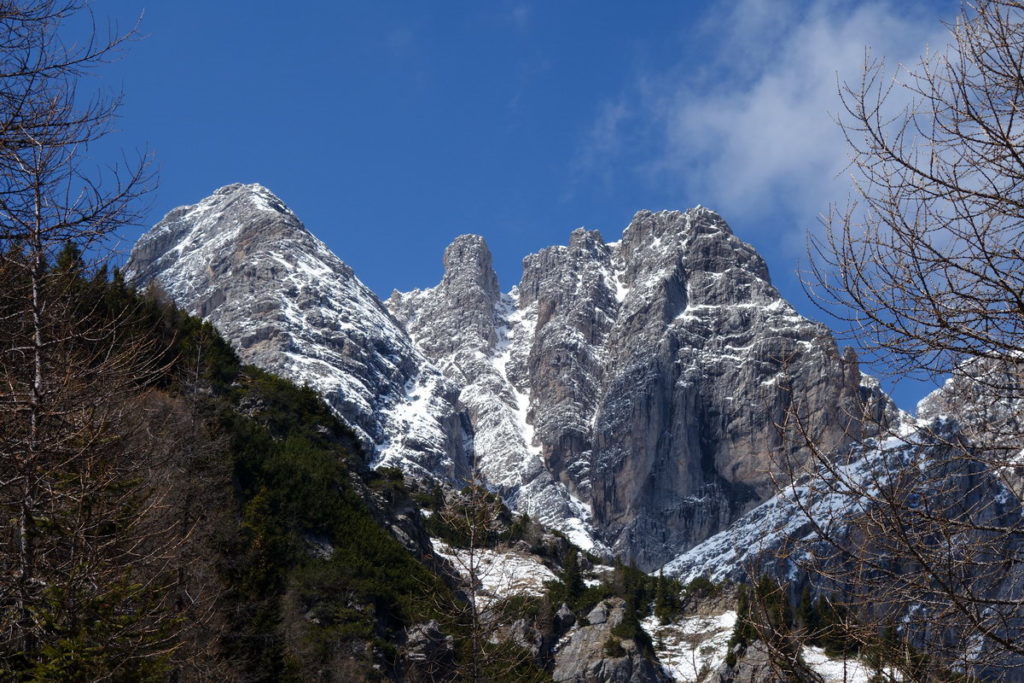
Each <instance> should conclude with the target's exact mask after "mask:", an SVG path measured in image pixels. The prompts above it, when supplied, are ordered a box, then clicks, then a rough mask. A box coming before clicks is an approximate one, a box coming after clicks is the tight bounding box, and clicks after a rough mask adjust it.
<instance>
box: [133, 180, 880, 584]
mask: <svg viewBox="0 0 1024 683" xmlns="http://www.w3.org/2000/svg"><path fill="white" fill-rule="evenodd" d="M444 261H445V274H444V277H443V279H442V281H441V282H440V283H439V284H438V285H437V286H436V287H434V288H431V289H426V290H417V291H413V292H408V293H399V292H395V293H394V294H393V295H392V296H391V298H390V299H389V300H388V301H387V304H386V306H385V305H382V304H381V302H380V301H379V300H378V299H377V298H376V297H375V296H374V295H373V293H372V292H370V291H369V290H368V289H367V288H366V287H365V286H363V285H362V283H360V282H359V281H358V279H356V277H355V276H354V274H353V273H352V271H351V269H350V268H348V266H346V265H345V264H344V263H342V262H341V261H340V260H339V259H338V258H337V257H335V256H334V255H333V254H331V253H330V252H329V251H328V250H327V249H326V247H325V246H324V245H323V244H322V243H321V242H320V241H319V240H317V239H316V238H314V237H313V236H312V235H310V234H309V233H308V232H307V231H306V230H305V228H303V227H302V225H301V223H299V221H298V219H297V218H296V217H295V216H294V215H293V214H292V213H291V212H290V211H289V210H288V209H287V208H285V207H284V205H283V204H282V203H281V202H280V200H278V199H277V198H276V197H274V196H273V195H272V194H271V193H269V192H268V191H267V190H266V189H264V188H262V187H259V186H255V185H249V186H243V185H232V186H228V187H226V188H222V189H221V190H218V191H217V192H216V193H215V194H214V195H213V196H211V197H209V198H207V199H205V200H203V201H202V202H200V203H199V204H197V205H194V206H189V207H183V208H181V209H176V210H175V211H172V212H171V213H170V214H168V216H167V217H166V218H165V219H164V220H163V221H162V222H161V223H160V224H158V225H157V226H156V227H155V228H153V230H151V231H150V232H149V233H147V234H146V235H145V236H144V237H143V238H142V239H141V240H140V241H139V243H138V245H137V246H136V247H135V250H134V251H133V254H132V258H131V261H130V263H129V266H128V274H129V276H130V277H131V278H132V279H133V280H134V281H136V282H140V283H141V282H147V281H150V280H155V281H156V282H158V283H159V284H160V285H161V286H162V287H163V288H164V289H165V290H166V291H167V293H168V294H169V295H170V296H171V297H172V298H174V300H175V301H177V302H178V303H179V305H181V306H183V307H184V308H186V309H188V310H190V311H193V312H196V313H199V314H200V315H203V316H205V317H207V318H208V319H210V320H211V321H212V322H213V323H214V324H215V325H216V326H217V327H218V328H219V329H220V330H221V332H222V333H223V334H224V335H225V337H226V338H227V339H229V340H230V341H231V342H232V343H233V344H234V345H235V346H236V348H238V350H239V352H240V353H241V355H242V357H243V358H244V359H245V360H247V361H250V362H254V363H256V364H259V365H261V366H263V367H265V368H267V369H270V370H272V371H275V372H279V373H281V374H283V375H285V376H287V377H290V378H292V379H296V380H297V381H299V382H306V383H308V384H310V385H312V386H314V387H315V388H317V389H318V390H320V391H321V392H322V393H323V394H324V395H325V397H326V398H327V400H328V401H329V402H330V404H331V405H332V406H333V407H334V408H335V410H336V411H337V412H338V414H339V415H341V416H342V417H343V418H344V419H345V420H346V421H348V422H349V423H350V424H352V425H353V426H355V427H357V429H358V430H359V433H360V434H361V436H362V438H363V440H364V445H366V446H367V448H369V449H370V450H371V451H373V452H375V453H376V459H377V461H378V462H382V463H388V464H391V463H394V464H399V465H400V466H402V467H404V468H405V469H406V470H407V471H411V472H413V473H415V474H419V475H422V476H433V477H436V478H438V479H441V480H444V481H447V482H449V483H458V482H461V481H464V480H465V479H466V477H468V476H469V475H470V472H471V471H476V472H477V473H478V474H479V476H480V477H482V478H483V479H484V480H485V481H486V482H487V483H488V484H489V485H490V486H492V487H494V488H495V489H497V490H499V491H501V493H502V494H503V495H504V497H505V498H506V500H507V501H508V502H509V503H510V504H511V505H512V506H513V507H515V508H518V509H520V510H522V511H525V512H528V513H529V514H530V515H531V516H533V517H535V518H538V519H539V520H541V521H543V522H545V523H546V524H548V525H550V526H553V527H555V528H559V529H561V530H563V531H565V532H566V533H568V534H570V536H571V537H572V538H573V540H575V541H576V542H577V543H579V544H580V545H582V546H584V547H593V548H595V549H596V550H598V551H604V550H607V549H610V550H612V551H613V552H615V553H621V554H622V555H623V556H626V557H630V558H632V559H634V560H636V561H637V562H638V564H639V565H640V566H641V567H644V568H653V567H657V566H659V565H661V564H662V563H663V562H665V561H666V560H668V559H670V558H672V557H674V556H675V555H677V554H678V553H679V551H680V550H681V549H685V548H689V547H691V546H693V545H694V544H696V543H698V542H700V541H702V540H703V539H705V538H707V537H709V536H711V535H712V534H714V533H716V532H718V531H720V530H721V529H722V528H724V527H725V526H726V525H727V524H728V523H730V522H731V521H733V520H735V519H736V518H738V517H739V516H740V515H741V514H743V513H744V512H746V511H747V510H749V509H750V508H751V507H753V506H754V505H756V504H758V503H759V502H761V501H762V500H764V499H765V498H766V497H767V496H768V495H769V493H770V489H771V485H770V476H769V473H770V471H771V469H772V461H773V457H774V456H778V455H791V456H796V457H800V452H799V448H800V443H801V441H800V440H789V439H787V438H786V435H785V434H783V433H782V432H781V431H780V430H779V429H778V428H777V425H778V424H780V423H782V421H783V418H784V416H785V415H786V412H787V410H788V409H789V408H790V407H791V406H793V405H794V401H796V402H797V404H796V405H798V407H799V412H800V413H801V415H802V416H803V418H804V422H805V424H806V425H807V426H808V428H809V429H810V430H811V432H812V434H811V436H812V437H813V438H815V439H816V440H817V441H818V442H819V443H823V444H825V445H833V444H839V443H842V442H844V441H846V440H847V439H848V438H849V436H850V433H851V432H855V431H856V430H857V428H858V427H857V424H856V421H853V420H852V419H851V417H850V416H851V415H857V414H859V412H860V411H861V410H862V408H863V407H864V406H865V401H867V402H869V403H870V402H874V404H875V405H874V406H873V407H874V409H876V410H884V409H885V399H884V397H882V396H879V395H875V394H871V393H870V392H867V393H865V390H863V389H862V387H861V386H860V376H859V372H858V371H857V368H856V362H855V359H853V358H852V357H847V358H845V359H844V358H843V357H841V356H840V354H839V352H838V350H837V348H836V345H835V343H834V341H833V340H832V338H831V336H830V335H829V333H828V331H827V330H826V329H825V328H824V327H822V326H821V325H818V324H815V323H812V322H810V321H808V320H806V319H804V318H802V317H801V316H799V315H797V314H796V313H795V312H794V310H793V309H792V308H791V307H790V306H789V305H788V304H787V303H786V302H785V301H783V300H782V299H781V298H780V296H779V294H778V292H777V290H776V289H775V288H774V287H773V286H772V284H771V281H770V279H769V276H768V271H767V268H766V267H765V264H764V261H763V260H762V259H761V258H760V257H759V256H758V255H757V254H756V253H755V252H754V250H753V249H752V248H751V247H750V246H749V245H747V244H745V243H743V242H742V241H741V240H739V239H738V238H737V237H736V236H735V235H733V234H732V232H731V231H730V229H729V227H728V226H727V225H726V223H725V222H724V221H723V220H722V219H721V218H720V217H719V216H718V215H717V214H715V213H714V212H711V211H709V210H707V209H703V208H696V209H692V210H690V211H686V212H677V211H665V212H659V213H651V212H640V213H638V214H637V215H636V217H635V218H634V219H633V221H632V222H631V224H630V225H629V226H628V227H627V228H626V230H625V231H624V233H623V235H622V239H621V240H620V241H617V242H611V243H606V242H605V241H604V240H603V239H602V237H601V235H600V234H599V233H598V232H597V231H588V230H584V229H579V230H576V231H574V232H573V233H572V234H571V235H570V238H569V243H568V245H565V246H554V247H549V248H547V249H544V250H542V251H540V252H538V253H536V254H532V255H530V256H527V257H526V259H525V260H524V262H523V278H522V281H521V282H520V283H519V285H518V286H517V287H514V288H512V290H511V291H510V292H509V293H507V294H502V293H501V289H500V287H499V285H498V282H497V278H496V277H495V274H494V271H493V268H492V267H491V255H490V252H489V251H488V249H487V246H486V244H485V243H484V241H483V239H482V238H480V237H476V236H471V235H467V236H462V237H459V238H457V239H456V240H455V241H454V242H453V243H452V244H451V246H450V247H449V248H448V249H447V250H446V252H445V255H444Z"/></svg>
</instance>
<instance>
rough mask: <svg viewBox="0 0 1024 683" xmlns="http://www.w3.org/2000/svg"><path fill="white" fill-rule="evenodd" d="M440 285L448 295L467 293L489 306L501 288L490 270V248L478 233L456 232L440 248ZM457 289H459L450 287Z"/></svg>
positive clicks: (462, 295)
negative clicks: (448, 241)
mask: <svg viewBox="0 0 1024 683" xmlns="http://www.w3.org/2000/svg"><path fill="white" fill-rule="evenodd" d="M441 287H442V288H444V289H445V290H446V291H450V293H451V295H453V296H457V297H464V296H466V295H471V296H472V297H473V298H474V299H480V300H481V301H482V302H483V304H482V305H483V306H484V308H485V309H487V310H490V309H493V307H494V304H495V302H496V301H497V300H498V297H499V296H501V290H500V289H499V288H498V276H497V274H496V273H495V272H494V266H493V261H492V257H491V250H490V249H489V248H488V247H487V242H486V241H485V240H484V238H483V237H481V236H480V235H459V236H458V237H456V238H455V239H454V240H453V241H452V243H451V244H449V245H448V248H446V249H445V250H444V279H443V280H442V281H441ZM451 290H460V291H451Z"/></svg>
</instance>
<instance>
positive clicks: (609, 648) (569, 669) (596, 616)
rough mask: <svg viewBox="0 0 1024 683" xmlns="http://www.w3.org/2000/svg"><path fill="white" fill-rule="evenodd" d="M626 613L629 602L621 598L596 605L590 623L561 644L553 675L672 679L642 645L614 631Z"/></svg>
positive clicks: (575, 681) (591, 680) (640, 681)
mask: <svg viewBox="0 0 1024 683" xmlns="http://www.w3.org/2000/svg"><path fill="white" fill-rule="evenodd" d="M625 612H626V603H625V601H623V600H622V599H621V598H611V599H609V600H605V601H603V602H601V603H599V604H598V605H597V606H596V607H594V609H593V610H591V612H590V614H588V615H587V622H588V624H587V625H586V626H580V627H579V628H577V629H575V630H574V631H572V632H571V633H570V634H569V635H568V636H567V640H566V641H565V642H564V643H562V644H560V645H559V647H558V650H557V651H556V653H555V668H554V671H553V672H552V674H551V677H552V678H553V679H554V680H555V681H558V682H559V683H562V682H565V683H569V682H572V683H605V682H616V683H620V682H621V683H625V682H627V681H628V682H629V683H657V682H660V681H666V682H667V681H669V680H671V679H669V677H668V676H666V675H665V673H664V672H663V671H662V670H661V666H660V665H659V664H658V663H657V660H655V658H654V656H653V654H652V653H651V652H648V651H646V650H645V648H644V647H643V646H642V645H641V644H639V643H637V642H635V641H633V640H628V639H627V640H623V639H620V638H618V637H616V636H615V635H614V634H613V633H612V631H613V630H614V629H615V627H616V626H619V625H620V624H621V623H622V621H623V618H624V616H625ZM610 643H613V645H610Z"/></svg>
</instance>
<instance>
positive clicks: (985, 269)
mask: <svg viewBox="0 0 1024 683" xmlns="http://www.w3.org/2000/svg"><path fill="white" fill-rule="evenodd" d="M949 29H950V37H951V40H950V44H949V45H948V46H947V47H945V48H944V49H942V50H940V51H937V52H934V53H931V54H928V55H926V56H925V57H923V58H922V59H921V61H920V62H919V63H918V64H917V65H916V66H915V67H914V68H912V69H909V70H906V71H904V72H902V74H901V78H900V79H897V80H890V79H889V76H888V72H887V69H886V67H885V64H884V63H883V62H881V61H873V60H870V59H869V60H868V61H867V63H866V66H865V69H864V73H863V77H862V78H861V80H860V81H859V82H858V83H856V84H853V85H850V84H845V85H843V87H842V88H841V91H840V95H841V97H842V101H843V104H844V109H845V111H844V115H843V116H842V117H841V120H840V124H841V125H842V127H843V130H844V131H845V133H846V137H847V141H848V143H849V146H850V148H851V150H852V152H853V160H852V165H851V167H850V168H851V170H852V173H853V176H854V180H855V183H856V190H857V191H856V200H855V201H853V202H851V203H850V204H849V205H847V206H846V207H845V209H843V210H842V211H834V212H833V213H832V215H831V216H830V217H829V219H828V220H827V221H826V225H825V227H826V230H825V233H824V235H823V236H822V237H820V238H816V239H813V240H812V242H811V271H810V277H809V278H808V288H809V291H810V292H811V293H812V294H813V295H814V296H817V297H818V299H819V301H821V302H822V305H823V306H824V307H825V308H826V309H827V311H828V312H829V313H830V314H832V315H834V316H836V317H838V318H840V319H841V320H843V321H845V322H846V323H848V327H847V329H846V332H847V333H848V335H849V337H850V338H853V339H855V340H856V342H857V344H858V345H859V346H860V347H861V348H862V349H864V350H865V352H866V354H867V357H869V358H871V359H872V360H874V361H876V363H875V364H876V367H877V366H882V365H884V366H885V367H887V368H889V369H891V372H892V373H893V374H894V375H896V376H899V377H918V378H920V377H930V378H935V379H945V378H947V377H951V379H950V380H949V381H948V382H946V387H945V391H944V393H943V394H942V395H941V396H939V397H937V398H934V399H932V404H931V405H930V406H927V412H928V413H929V417H930V418H934V419H931V421H930V422H927V423H925V421H924V420H921V421H920V422H919V423H918V424H916V425H914V427H913V429H911V428H909V426H908V425H904V426H903V428H902V429H896V428H895V426H888V427H887V426H886V425H881V426H880V427H879V428H878V429H876V430H874V433H875V435H876V436H875V438H872V439H868V440H864V441H863V442H861V443H858V444H854V445H853V446H852V447H851V448H850V449H848V450H847V451H843V452H835V451H832V450H824V449H820V448H815V444H814V443H813V440H811V439H809V438H807V435H808V434H809V433H810V430H809V429H808V425H807V424H805V423H804V421H803V419H802V416H801V414H800V411H799V408H797V409H795V410H793V411H791V413H790V415H789V416H788V423H787V425H785V428H786V429H787V430H788V431H789V433H793V434H796V435H798V436H799V435H802V437H803V438H805V439H806V441H807V444H808V446H809V447H810V449H811V451H812V454H813V457H812V458H811V460H810V463H809V464H808V463H787V465H789V466H788V468H785V471H786V473H787V475H788V478H787V480H786V481H787V484H786V486H785V489H786V492H787V495H789V496H790V497H791V499H792V500H793V501H794V503H795V505H796V507H797V508H798V510H799V514H801V515H802V516H804V517H805V518H806V519H807V521H808V523H809V525H810V526H811V528H812V529H813V532H814V533H813V537H812V538H811V540H808V541H806V542H798V543H796V544H794V545H793V546H791V547H789V548H787V549H786V554H787V557H788V558H790V559H792V560H793V561H794V562H796V563H797V564H799V565H801V566H802V567H803V568H804V569H806V570H807V572H808V576H809V577H810V581H811V583H812V585H813V587H814V590H815V592H816V593H817V594H819V595H828V596H830V599H829V600H830V602H829V604H830V605H835V606H836V609H838V610H839V611H840V612H841V613H842V615H843V618H842V619H840V620H837V621H836V622H835V623H834V624H833V625H832V626H830V628H831V629H833V630H835V629H837V628H839V629H840V630H842V631H843V634H842V637H843V638H845V639H847V640H848V641H849V642H850V643H852V644H853V645H854V646H855V648H856V649H857V650H858V651H859V652H860V653H861V654H862V656H870V657H873V658H874V660H875V661H876V662H884V663H885V665H886V666H888V667H889V670H891V669H892V668H893V667H895V669H896V670H898V672H899V676H901V677H902V678H903V679H905V680H948V679H949V678H950V677H953V676H957V677H962V678H963V679H964V680H976V679H991V678H1000V677H1002V676H1005V675H1006V673H1007V671H1009V670H1012V669H1013V668H1016V667H1020V666H1021V664H1022V663H1024V645H1022V641H1021V634H1022V627H1024V524H1022V515H1021V510H1022V506H1021V479H1020V474H1021V466H1022V465H1024V461H1022V459H1021V458H1022V453H1024V450H1022V448H1024V423H1022V420H1021V417H1022V412H1021V409H1022V408H1024V381H1022V378H1024V257H1022V249H1024V125H1022V123H1024V122H1022V120H1021V117H1022V116H1024V3H1022V2H1019V1H1017V0H979V1H978V2H976V3H973V4H965V5H964V6H963V9H962V12H961V14H960V16H959V18H958V19H957V20H956V21H955V22H954V23H952V24H951V25H950V26H949ZM904 95H906V96H907V101H908V102H909V103H908V104H906V105H905V106H903V107H898V106H894V102H895V101H897V100H901V101H902V100H903V96H904ZM795 404H796V405H797V406H798V405H799V401H798V400H796V401H795ZM860 417H863V416H860ZM887 430H889V431H887ZM871 431H872V430H868V432H869V433H870V432H871ZM840 627H841V628H840ZM881 666H882V665H881V664H879V668H880V669H881Z"/></svg>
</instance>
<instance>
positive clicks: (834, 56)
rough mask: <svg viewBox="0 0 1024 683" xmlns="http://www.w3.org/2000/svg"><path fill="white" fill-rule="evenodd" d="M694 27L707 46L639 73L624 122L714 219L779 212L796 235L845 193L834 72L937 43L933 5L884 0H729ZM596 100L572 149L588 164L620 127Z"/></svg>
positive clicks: (658, 168) (611, 145) (657, 166)
mask: <svg viewBox="0 0 1024 683" xmlns="http://www.w3.org/2000/svg"><path fill="white" fill-rule="evenodd" d="M699 32H700V36H699V39H700V43H701V44H702V45H704V44H707V45H710V46H711V47H710V48H708V51H707V52H706V54H704V55H702V56H701V58H700V60H699V62H700V64H701V66H700V67H699V68H695V67H694V66H693V65H692V62H693V61H694V60H693V58H690V59H689V60H688V61H689V62H691V63H690V64H687V65H681V66H680V67H679V68H678V69H675V70H674V71H673V72H672V73H667V74H666V73H663V74H655V75H650V74H645V75H644V76H643V77H641V78H639V79H638V82H639V85H637V86H634V91H633V93H632V97H631V98H628V99H631V100H635V101H638V102H640V103H641V104H640V111H639V112H637V113H636V116H635V117H634V118H639V119H642V120H640V121H636V122H631V123H633V124H635V125H637V126H647V127H648V129H649V131H650V134H651V135H653V136H654V138H655V144H653V145H651V149H657V150H659V151H658V152H657V153H655V156H654V157H653V158H650V159H648V160H647V163H648V164H649V167H650V169H653V170H654V172H656V173H657V174H658V175H659V176H662V179H663V180H668V181H669V182H672V183H676V184H678V185H679V186H680V189H681V190H685V191H686V195H687V196H690V197H697V198H699V201H700V202H702V203H704V204H707V205H710V206H713V207H715V208H717V209H719V210H721V211H723V213H726V215H729V216H734V217H741V216H743V215H756V214H759V213H763V212H765V211H771V212H773V214H774V215H779V214H780V213H781V214H785V215H786V216H787V217H788V218H791V219H793V220H794V223H795V225H794V228H797V229H799V230H800V231H801V234H802V230H803V229H805V228H807V227H809V224H811V223H813V222H814V217H815V216H816V215H817V214H818V213H820V212H822V211H824V210H825V209H826V208H827V206H828V203H829V202H830V201H834V200H837V199H839V200H841V199H843V198H844V197H845V196H846V194H847V192H848V190H849V183H848V182H847V181H844V180H842V179H841V178H840V179H837V178H836V176H837V175H839V174H842V172H843V169H844V168H845V167H846V165H847V162H848V157H847V147H846V144H845V142H844V139H843V134H842V131H841V130H840V129H839V128H838V127H837V126H836V124H835V122H834V117H835V116H836V115H837V114H838V113H839V108H840V107H841V103H840V101H839V99H838V96H837V78H838V79H842V80H847V81H850V80H853V81H856V80H857V79H858V78H859V76H860V74H861V71H862V68H863V64H864V58H865V48H866V47H867V48H870V50H871V53H872V54H873V55H874V56H878V57H885V59H886V61H887V63H888V64H889V65H890V66H891V67H895V65H896V64H898V63H904V64H908V65H913V64H914V63H916V62H917V60H918V58H919V57H920V55H921V54H922V53H923V52H924V51H925V49H926V47H927V46H928V45H931V46H936V45H943V44H945V42H946V40H947V35H946V31H945V29H944V28H943V26H942V24H941V23H940V17H939V16H938V15H936V14H935V10H934V8H933V7H930V8H929V9H927V10H926V9H925V8H923V7H922V6H914V5H913V4H912V3H911V4H908V3H896V2H888V1H884V0H879V1H874V2H865V3H859V4H851V3H849V2H839V1H838V0H837V1H830V0H826V1H821V2H815V3H810V4H806V3H798V2H779V1H778V0H740V1H739V2H737V3H734V4H732V5H731V8H730V9H729V10H727V11H724V12H719V13H718V14H716V15H712V16H710V17H709V18H708V19H707V21H706V22H705V24H704V25H703V26H702V27H701V28H700V29H699ZM608 106H609V105H605V106H604V108H603V109H602V110H600V112H599V114H598V117H597V124H596V125H595V131H599V132H600V133H601V134H597V135H592V136H591V141H590V145H591V146H590V148H589V149H588V150H587V151H586V152H584V153H583V154H581V158H583V159H587V160H588V161H589V165H590V166H592V167H597V166H598V164H597V163H596V161H595V159H596V158H598V157H600V156H601V155H604V157H605V161H606V163H607V164H609V165H610V164H611V163H612V160H611V159H609V158H608V157H609V155H611V154H614V153H616V152H617V151H618V149H619V146H620V144H619V143H616V141H615V140H612V139H609V134H610V133H616V132H618V133H619V134H622V135H625V134H626V133H624V132H622V131H620V130H619V129H620V128H622V126H620V125H619V124H620V123H621V117H620V119H619V120H615V125H614V126H609V125H608V123H607V122H608V120H609V109H608ZM613 111H614V110H613ZM612 120H614V117H612ZM796 224H799V225H796ZM800 241H801V243H802V239H801V240H800Z"/></svg>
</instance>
